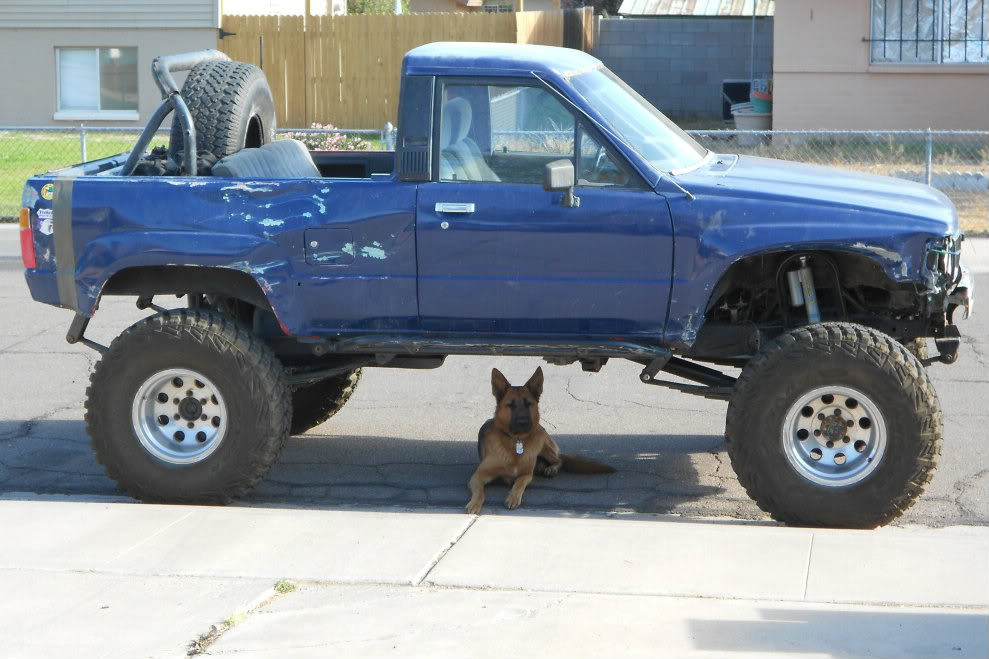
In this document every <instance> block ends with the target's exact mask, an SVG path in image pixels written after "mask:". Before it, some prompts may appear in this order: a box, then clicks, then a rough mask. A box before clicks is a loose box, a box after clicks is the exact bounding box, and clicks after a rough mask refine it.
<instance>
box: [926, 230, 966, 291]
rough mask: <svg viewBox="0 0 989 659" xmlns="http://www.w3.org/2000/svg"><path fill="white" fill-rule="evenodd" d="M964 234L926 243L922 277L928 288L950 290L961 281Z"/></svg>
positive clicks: (935, 239)
mask: <svg viewBox="0 0 989 659" xmlns="http://www.w3.org/2000/svg"><path fill="white" fill-rule="evenodd" d="M964 239H965V236H964V234H962V235H959V236H958V237H957V238H953V237H951V236H943V237H941V238H934V239H931V240H929V241H927V254H926V257H925V261H924V265H925V271H924V277H925V279H926V280H927V281H926V283H927V285H928V288H930V289H935V290H942V291H943V290H950V289H951V288H954V287H955V285H956V284H958V280H959V279H961V275H962V269H961V254H962V241H963V240H964Z"/></svg>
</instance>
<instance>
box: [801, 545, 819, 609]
mask: <svg viewBox="0 0 989 659" xmlns="http://www.w3.org/2000/svg"><path fill="white" fill-rule="evenodd" d="M815 537H817V534H816V533H811V534H810V547H808V548H807V570H806V571H805V573H804V593H803V595H802V596H801V597H800V600H801V601H803V602H806V601H807V585H808V584H809V583H810V561H811V558H812V557H813V556H814V538H815Z"/></svg>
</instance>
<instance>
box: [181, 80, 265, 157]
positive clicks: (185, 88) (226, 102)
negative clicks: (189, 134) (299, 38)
mask: <svg viewBox="0 0 989 659" xmlns="http://www.w3.org/2000/svg"><path fill="white" fill-rule="evenodd" d="M181 94H182V99H183V100H184V101H185V103H186V105H188V106H189V113H190V114H192V121H193V124H194V125H195V127H196V144H197V150H198V151H200V152H201V151H209V152H211V153H212V154H213V155H214V156H216V158H217V160H219V159H220V158H223V157H224V156H228V155H230V154H231V153H236V152H237V151H240V150H241V149H243V148H245V147H258V146H262V145H264V144H268V143H269V142H271V141H272V139H274V134H275V101H274V98H273V97H272V95H271V89H270V88H269V87H268V79H267V78H265V76H264V72H263V71H261V69H259V68H258V67H256V66H253V65H251V64H245V63H244V62H229V61H213V62H203V63H201V64H197V65H196V67H195V68H193V69H192V71H190V72H189V75H188V77H186V79H185V82H184V83H183V85H182V92H181ZM173 114H174V113H173ZM184 148H185V147H184V142H183V139H182V123H181V122H180V121H179V118H178V116H177V115H175V116H173V117H172V132H171V137H170V139H169V146H168V156H169V159H170V160H175V161H179V160H180V159H179V158H178V155H177V154H178V153H179V152H180V151H182V150H184Z"/></svg>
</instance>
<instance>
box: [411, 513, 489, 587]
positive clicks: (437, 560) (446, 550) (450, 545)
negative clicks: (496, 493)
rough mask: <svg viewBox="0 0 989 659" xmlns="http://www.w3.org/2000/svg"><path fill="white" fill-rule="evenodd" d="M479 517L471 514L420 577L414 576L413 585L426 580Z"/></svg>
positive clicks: (421, 572)
mask: <svg viewBox="0 0 989 659" xmlns="http://www.w3.org/2000/svg"><path fill="white" fill-rule="evenodd" d="M479 518H480V515H471V516H470V519H469V520H467V523H466V524H464V525H463V527H462V528H461V529H460V531H459V533H457V535H456V537H454V538H453V540H452V541H450V542H449V543H448V544H447V546H446V547H444V548H443V549H441V550H440V551H439V553H437V554H436V556H434V557H433V558H432V560H431V561H430V562H429V563H428V564H427V565H426V567H425V568H423V569H422V570H421V571H420V572H419V574H418V575H417V577H418V578H416V577H413V579H412V581H411V585H413V586H419V585H422V583H423V582H424V581H425V580H426V577H428V576H429V575H430V573H432V571H433V569H434V568H435V567H436V566H437V565H439V563H440V561H442V560H443V559H444V558H445V557H446V555H447V554H448V553H449V552H450V550H451V549H453V547H454V546H455V545H456V544H457V543H458V542H460V539H461V538H462V537H464V535H465V534H466V533H467V531H469V530H470V527H472V526H474V522H476V521H477V520H478V519H479Z"/></svg>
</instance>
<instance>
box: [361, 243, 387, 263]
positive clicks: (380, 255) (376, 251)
mask: <svg viewBox="0 0 989 659" xmlns="http://www.w3.org/2000/svg"><path fill="white" fill-rule="evenodd" d="M361 254H362V255H364V256H366V257H368V258H369V259H378V260H380V261H384V260H385V259H386V258H388V257H387V256H386V255H385V250H383V249H381V248H380V247H371V246H370V245H368V246H365V247H361Z"/></svg>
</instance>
